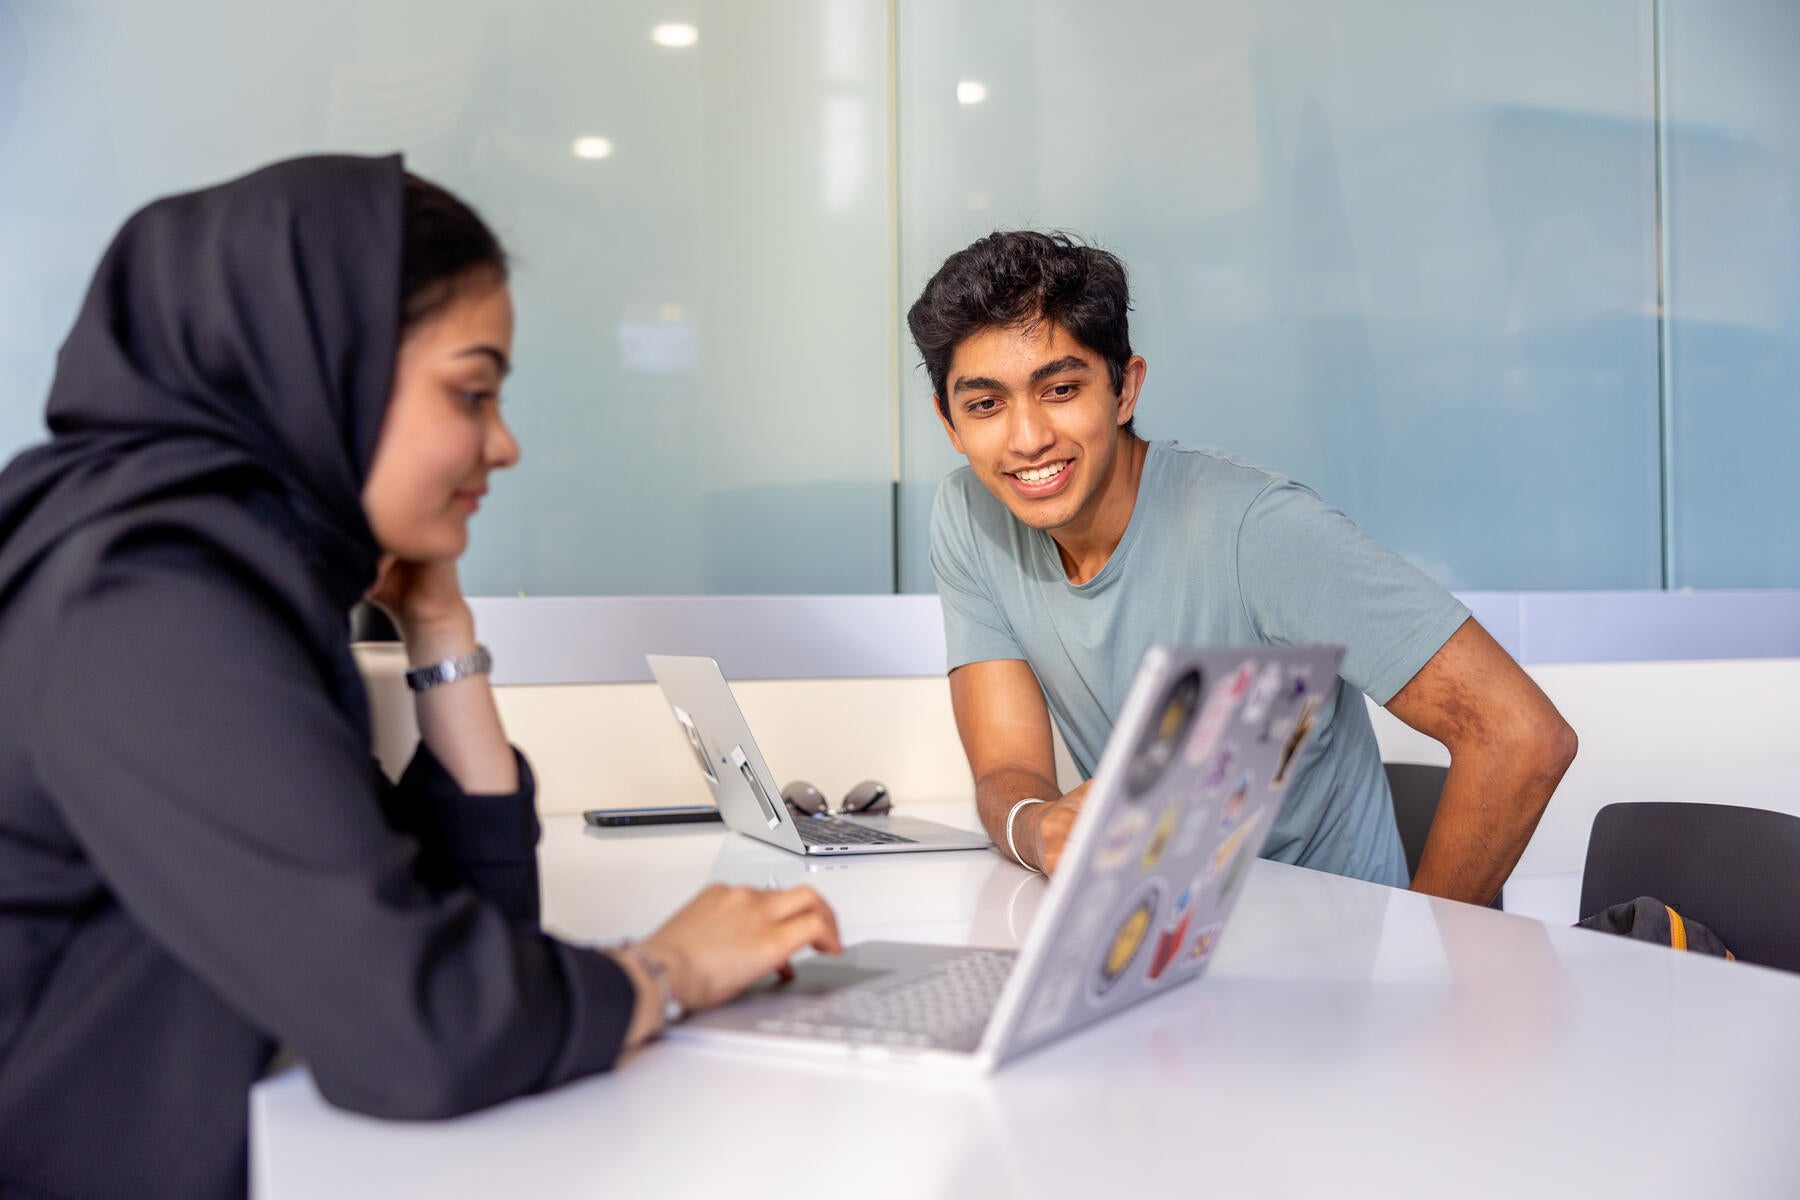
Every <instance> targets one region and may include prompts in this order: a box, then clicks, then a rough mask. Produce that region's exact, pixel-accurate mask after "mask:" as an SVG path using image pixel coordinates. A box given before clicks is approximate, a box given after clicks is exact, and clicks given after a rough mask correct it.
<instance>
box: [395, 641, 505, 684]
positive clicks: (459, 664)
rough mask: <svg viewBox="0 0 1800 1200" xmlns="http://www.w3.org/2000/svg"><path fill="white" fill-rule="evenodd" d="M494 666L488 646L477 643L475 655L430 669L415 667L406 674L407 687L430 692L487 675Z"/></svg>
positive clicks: (452, 660)
mask: <svg viewBox="0 0 1800 1200" xmlns="http://www.w3.org/2000/svg"><path fill="white" fill-rule="evenodd" d="M493 666H494V656H493V655H491V654H489V653H488V648H487V647H486V646H483V645H482V644H481V643H480V642H477V643H475V652H474V653H473V654H462V655H458V656H457V657H456V658H446V659H445V660H444V661H443V662H434V663H432V664H431V665H430V666H428V667H414V668H413V669H412V670H410V671H408V672H407V673H406V686H407V687H409V688H411V689H412V690H413V691H415V692H429V691H430V690H431V689H432V688H434V687H442V686H443V685H444V684H446V683H455V682H456V681H457V680H459V679H462V678H464V677H465V676H469V675H486V674H487V673H488V672H489V671H490V670H492V669H493Z"/></svg>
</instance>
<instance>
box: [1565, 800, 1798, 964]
mask: <svg viewBox="0 0 1800 1200" xmlns="http://www.w3.org/2000/svg"><path fill="white" fill-rule="evenodd" d="M1639 896H1651V897H1653V898H1655V899H1657V900H1660V901H1662V902H1663V903H1664V904H1666V905H1668V906H1669V907H1670V908H1672V909H1674V910H1675V911H1676V912H1678V913H1680V914H1681V915H1682V916H1684V917H1691V918H1693V919H1694V920H1696V921H1698V922H1700V923H1701V924H1702V925H1704V926H1706V927H1707V928H1708V929H1710V930H1712V931H1713V932H1714V933H1716V934H1718V935H1719V939H1720V940H1721V941H1723V942H1724V943H1725V945H1726V946H1727V947H1729V948H1730V950H1731V952H1732V953H1733V954H1735V955H1736V956H1737V957H1738V958H1740V959H1742V960H1744V961H1745V962H1753V963H1761V964H1762V965H1763V966H1766V967H1779V968H1781V969H1782V970H1784V971H1800V817H1795V816H1790V815H1788V814H1787V813H1778V812H1769V811H1768V810H1767V809H1761V808H1739V807H1737V806H1735V805H1730V804H1679V803H1648V802H1646V803H1637V804H1609V805H1607V806H1606V807H1605V808H1603V809H1601V810H1600V811H1599V812H1598V813H1596V814H1595V816H1594V828H1593V831H1592V832H1591V833H1590V834H1589V835H1588V851H1587V865H1586V866H1585V867H1583V869H1582V872H1581V919H1582V920H1584V921H1585V920H1587V919H1588V918H1589V917H1591V916H1593V915H1594V914H1595V913H1597V912H1599V911H1600V910H1602V909H1605V908H1611V907H1612V906H1613V905H1615V904H1623V903H1625V902H1626V901H1629V900H1635V899H1637V898H1638V897H1639Z"/></svg>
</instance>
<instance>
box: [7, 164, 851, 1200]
mask: <svg viewBox="0 0 1800 1200" xmlns="http://www.w3.org/2000/svg"><path fill="white" fill-rule="evenodd" d="M505 278H506V276H505V259H504V256H503V254H502V252H501V250H500V247H499V245H498V244H497V243H496V242H495V240H494V237H493V235H492V234H491V233H490V232H489V231H488V230H487V228H486V227H485V226H484V225H482V223H481V222H480V220H479V218H477V217H476V216H475V215H474V214H473V213H472V212H470V211H469V210H468V209H467V208H466V207H465V206H463V205H462V204H461V202H460V201H457V200H456V199H455V198H454V197H452V196H450V195H449V194H448V193H446V192H443V191H442V190H440V189H437V188H435V187H433V186H432V185H429V184H426V183H423V182H421V181H418V180H416V179H413V178H412V177H410V176H407V175H406V174H405V173H404V171H403V169H402V166H401V164H400V160H399V159H398V158H387V159H360V158H348V157H319V158H311V159H298V160H294V161H291V162H286V163H280V164H277V165H275V166H272V167H269V168H267V169H265V170H262V171H259V172H257V173H255V174H253V175H250V176H247V177H245V178H243V179H240V180H237V181H235V182H232V183H228V184H225V185H223V186H220V187H216V188H211V189H208V190H205V191H201V192H196V193H193V194H191V195H187V196H178V197H174V198H172V199H167V200H162V201H159V202H157V203H155V204H152V205H150V206H149V207H148V208H146V209H144V210H143V211H142V212H140V213H138V214H137V215H136V216H135V217H133V218H132V219H131V220H130V221H129V222H128V223H127V224H126V226H125V228H124V230H123V231H122V232H121V233H120V234H119V236H118V238H117V239H116V240H115V241H114V243H113V245H112V247H111V248H110V249H109V250H108V252H107V254H106V256H105V258H104V259H103V261H102V262H101V264H100V267H99V270H98V273H97V274H96V276H95V279H94V282H93V285H92V287H91V289H90V291H89V293H88V296H87V298H86V301H85V303H84V305H83V308H82V310H81V313H80V316H79V317H78V318H77V320H76V323H75V327H74V330H73V331H72V332H71V333H70V335H69V338H68V341H67V342H66V343H65V345H64V346H63V349H62V353H61V356H60V358H59V360H58V364H57V371H56V378H55V381H54V383H53V384H52V386H51V391H50V400H49V413H48V416H49V425H50V430H51V434H52V436H51V439H50V441H49V442H47V443H45V444H43V445H41V446H38V447H36V448H34V449H32V450H28V451H26V452H25V453H23V454H21V455H19V457H18V458H16V459H15V460H14V461H13V462H12V464H11V465H10V466H8V467H7V468H6V470H5V471H4V473H0V712H4V713H5V714H6V720H5V722H4V723H3V724H0V1194H4V1195H6V1196H9V1197H10V1196H36V1195H44V1196H54V1197H58V1198H60V1200H75V1198H85V1197H106V1198H109V1200H111V1198H116V1197H123V1196H132V1197H140V1198H155V1197H165V1196H166V1197H181V1198H183V1200H193V1198H196V1197H227V1196H236V1195H241V1194H242V1193H243V1192H244V1190H245V1186H246V1173H245V1172H246V1164H245V1159H246V1148H245V1143H246V1129H245V1124H246V1114H247V1107H248V1106H247V1092H248V1089H249V1088H250V1086H251V1084H253V1083H254V1082H255V1081H256V1080H257V1078H258V1077H259V1076H260V1075H261V1074H262V1073H263V1071H264V1070H265V1069H266V1068H267V1066H268V1065H269V1063H270V1061H271V1059H272V1058H273V1057H274V1055H275V1053H276V1050H277V1048H278V1047H279V1046H285V1047H287V1048H289V1049H291V1050H292V1051H293V1052H294V1053H295V1054H296V1055H297V1056H298V1057H300V1058H302V1059H304V1060H305V1061H306V1062H307V1063H308V1064H309V1066H310V1067H311V1070H312V1073H313V1077H314V1079H315V1080H316V1081H317V1083H318V1086H319V1088H320V1090H321V1091H322V1092H323V1093H324V1094H325V1095H326V1096H327V1097H328V1098H329V1099H331V1100H332V1101H334V1102H335V1103H337V1104H340V1105H342V1106H344V1107H346V1108H351V1109H355V1110H357V1111H360V1112H365V1113H372V1114H376V1115H380V1116H387V1117H440V1116H448V1115H451V1114H454V1113H460V1112H465V1111H468V1110H470V1109H474V1108H479V1107H481V1106H483V1105H487V1104H493V1103H496V1102H498V1101H501V1100H505V1099H507V1098H509V1097H512V1096H518V1095H521V1094H524V1093H527V1092H533V1091H538V1090H541V1089H544V1088H548V1087H553V1086H555V1085H556V1084H559V1083H562V1082H563V1081H565V1080H569V1079H574V1078H576V1077H578V1076H581V1075H586V1074H589V1073H591V1072H595V1071H603V1070H606V1069H608V1068H609V1067H611V1066H612V1065H613V1064H614V1062H615V1061H616V1060H617V1059H618V1058H619V1056H620V1054H621V1053H622V1052H623V1051H624V1050H626V1049H627V1048H628V1047H630V1046H633V1045H636V1044H638V1043H640V1042H642V1041H644V1040H645V1039H647V1038H649V1037H651V1036H653V1035H654V1034H655V1033H656V1031H657V1030H659V1029H660V1028H661V1026H662V1023H663V1021H664V1019H665V1013H667V1014H668V1015H678V1012H679V1009H680V1008H682V1007H685V1008H688V1009H695V1008H701V1007H705V1006H708V1005H712V1004H717V1003H719V1002H721V1001H723V1000H725V999H727V998H729V997H730V996H731V995H733V994H735V993H736V992H738V991H740V990H741V989H743V988H744V987H746V986H747V985H749V984H750V983H751V982H753V981H754V980H756V979H757V978H759V977H761V976H762V975H764V974H766V973H767V972H769V971H771V970H776V969H779V968H782V967H783V966H784V965H785V964H786V962H787V960H788V957H789V956H790V955H791V954H793V953H794V952H795V951H796V950H798V949H799V948H801V947H803V946H808V945H810V946H813V947H816V948H818V949H820V950H826V951H835V950H836V949H837V948H838V940H837V931H836V925H835V921H834V919H833V917H832V914H831V912H830V910H829V909H828V908H827V907H826V906H825V904H824V902H823V901H822V900H820V899H819V897H818V896H817V895H816V894H815V893H813V892H812V891H811V890H810V889H805V888H800V889H794V890H791V891H786V892H765V891H756V890H751V889H729V888H713V889H710V890H709V891H707V892H704V893H702V894H701V895H700V896H699V897H698V898H697V899H696V900H695V901H694V902H693V903H691V904H690V905H689V906H688V907H687V908H685V909H683V910H682V911H681V912H680V913H678V914H676V916H675V917H673V918H672V919H671V920H670V921H669V922H668V923H667V924H666V925H664V926H663V927H662V928H661V929H659V930H658V931H657V932H656V933H654V934H653V935H651V936H650V937H649V938H647V939H645V940H644V941H643V942H642V943H641V944H640V945H638V946H634V947H631V948H629V949H624V950H615V951H610V952H609V951H601V950H595V949H585V948H581V947H577V946H572V945H568V944H566V943H563V942H559V941H557V940H556V939H554V938H551V937H549V936H547V935H545V934H544V933H543V932H542V931H541V930H540V929H539V927H538V920H537V918H538V896H537V873H536V862H535V857H534V845H535V841H536V837H537V832H538V831H537V822H536V819H535V816H534V813H533V787H532V781H531V774H530V770H529V768H528V767H527V765H526V764H525V762H524V760H523V759H522V758H521V757H519V756H518V755H517V754H516V753H515V752H514V751H513V750H512V748H511V747H510V746H509V745H508V744H507V741H506V738H505V735H504V732H503V731H502V729H501V726H500V720H499V717H498V715H497V713H496V711H495V707H494V701H493V695H492V693H491V691H490V690H489V688H488V683H487V677H486V675H485V674H483V673H481V672H482V670H484V667H483V666H482V664H481V663H480V662H479V657H478V656H477V646H476V642H475V630H474V624H473V621H472V619H471V617H470V614H469V607H468V605H467V603H465V601H464V599H463V596H462V593H461V589H460V588H459V587H458V584H457V578H456V568H455V562H456V559H457V557H458V556H459V555H460V554H461V553H462V550H463V547H464V545H465V543H466V541H467V536H468V528H467V527H468V520H469V517H470V515H471V514H472V513H473V512H474V510H475V508H476V505H477V503H478V501H479V499H480V497H481V495H482V493H483V492H484V491H485V490H486V487H487V483H488V478H489V476H490V474H491V473H492V472H494V471H496V470H499V469H502V468H504V467H508V466H511V465H512V464H513V462H515V461H516V460H517V457H518V448H517V446H516V445H515V443H514V442H513V439H512V435H511V434H510V433H509V432H508V431H507V429H506V426H505V425H504V424H503V422H502V420H501V416H500V411H499V408H498V396H499V391H500V386H501V381H502V379H503V378H504V376H505V374H506V370H507V366H508V362H509V359H510V355H511V343H512V307H511V301H510V298H509V295H508V291H507V287H506V282H505ZM378 580H379V582H377V581H378ZM371 586H373V587H374V593H373V594H374V596H375V598H376V599H377V600H378V601H379V602H380V603H381V604H383V605H384V606H385V607H386V608H387V609H388V610H389V612H390V613H391V614H392V615H393V617H394V618H395V621H396V623H397V624H398V626H399V627H400V629H401V631H402V634H403V636H404V638H405V641H406V647H407V652H408V655H409V657H410V659H411V661H412V663H413V664H414V665H415V666H417V667H421V668H430V667H432V666H433V665H434V664H440V663H446V662H454V663H457V664H459V670H460V671H461V672H464V673H462V674H461V675H460V677H458V678H455V679H454V680H453V681H451V682H446V683H443V684H442V685H441V686H435V687H431V688H429V689H428V690H425V691H421V692H420V693H419V696H418V717H419V727H420V730H421V732H422V736H423V744H422V745H421V747H420V749H419V751H418V755H417V757H416V758H415V759H414V760H413V762H412V764H411V766H410V768H409V769H408V770H407V771H406V773H405V775H404V777H403V778H402V779H401V781H400V783H399V784H398V785H394V786H390V785H389V784H388V783H387V782H386V780H385V779H383V778H382V777H381V776H380V775H379V773H378V772H377V771H376V770H375V768H374V765H373V760H372V758H371V756H370V743H369V729H368V718H367V703H366V700H365V698H364V694H363V690H362V686H361V683H360V680H359V678H358V676H357V673H356V670H355V666H354V664H353V662H352V659H351V657H350V650H349V646H348V634H347V622H346V613H347V610H348V609H349V608H350V607H351V606H352V605H353V604H354V603H355V602H356V601H357V600H358V599H359V598H360V597H362V596H363V595H364V593H365V592H368V591H369V590H370V588H371ZM471 656H477V657H473V658H472V657H471ZM471 672H472V673H471ZM454 673H456V672H452V671H450V670H447V669H446V670H442V671H439V672H438V674H439V675H440V676H447V675H451V674H454Z"/></svg>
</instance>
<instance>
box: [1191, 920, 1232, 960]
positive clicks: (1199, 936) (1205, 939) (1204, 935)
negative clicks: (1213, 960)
mask: <svg viewBox="0 0 1800 1200" xmlns="http://www.w3.org/2000/svg"><path fill="white" fill-rule="evenodd" d="M1223 928H1225V922H1223V921H1214V922H1213V923H1212V924H1211V925H1202V926H1201V927H1200V932H1199V933H1196V934H1195V935H1194V948H1193V949H1192V950H1190V951H1188V961H1189V962H1193V961H1195V960H1196V959H1202V958H1205V957H1206V956H1207V955H1209V954H1211V953H1212V952H1213V947H1214V946H1216V945H1218V944H1219V930H1221V929H1223Z"/></svg>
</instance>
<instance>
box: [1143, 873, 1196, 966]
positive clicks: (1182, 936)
mask: <svg viewBox="0 0 1800 1200" xmlns="http://www.w3.org/2000/svg"><path fill="white" fill-rule="evenodd" d="M1200 886H1201V882H1200V879H1199V877H1198V876H1196V877H1195V878H1194V881H1193V882H1192V883H1190V884H1188V885H1187V887H1186V888H1185V889H1183V890H1182V893H1181V895H1179V896H1177V897H1175V904H1174V907H1173V908H1171V909H1170V911H1169V918H1168V920H1166V921H1164V922H1163V927H1162V931H1161V932H1160V933H1158V934H1157V935H1156V948H1155V949H1154V950H1152V951H1151V953H1150V969H1149V971H1148V973H1147V975H1146V978H1148V979H1149V980H1150V981H1151V982H1153V983H1154V982H1155V981H1156V980H1157V979H1159V978H1161V977H1162V973H1163V972H1164V971H1166V970H1168V969H1169V964H1170V963H1172V962H1174V961H1175V955H1176V954H1177V953H1178V952H1179V951H1180V949H1181V944H1182V943H1183V942H1185V941H1186V940H1187V931H1188V922H1190V921H1192V920H1193V919H1194V901H1195V900H1196V899H1197V898H1198V897H1199V895H1200Z"/></svg>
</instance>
